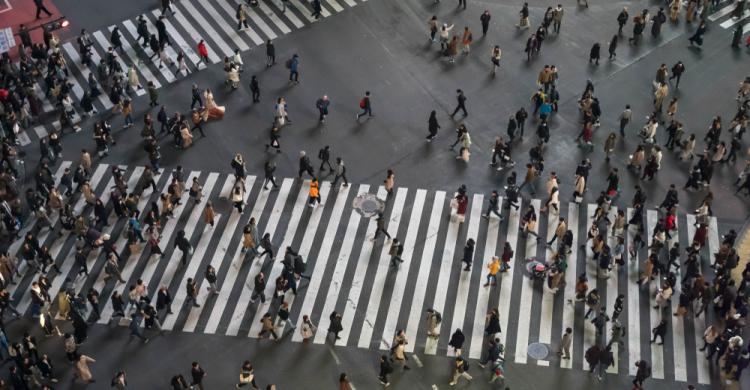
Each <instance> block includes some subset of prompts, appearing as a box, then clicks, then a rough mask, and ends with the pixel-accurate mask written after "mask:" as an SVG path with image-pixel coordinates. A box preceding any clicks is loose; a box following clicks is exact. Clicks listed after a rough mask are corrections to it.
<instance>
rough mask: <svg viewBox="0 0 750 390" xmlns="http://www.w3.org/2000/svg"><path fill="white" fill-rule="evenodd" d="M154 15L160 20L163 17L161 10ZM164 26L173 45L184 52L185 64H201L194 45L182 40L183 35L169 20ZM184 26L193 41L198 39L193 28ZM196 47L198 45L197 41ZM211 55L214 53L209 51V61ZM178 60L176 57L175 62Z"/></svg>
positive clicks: (154, 12)
mask: <svg viewBox="0 0 750 390" xmlns="http://www.w3.org/2000/svg"><path fill="white" fill-rule="evenodd" d="M152 13H153V14H154V17H155V18H156V19H159V16H160V15H161V13H160V12H159V10H156V9H155V10H153V11H152ZM175 17H177V15H175ZM180 17H181V16H180ZM182 20H185V19H184V18H182ZM178 21H180V19H179V18H178ZM181 23H182V22H181ZM164 25H165V26H166V27H167V34H169V39H170V41H171V42H172V44H173V45H177V47H179V49H180V50H182V52H183V53H185V63H186V64H192V65H196V66H197V64H198V63H199V62H200V59H199V58H198V55H197V54H196V53H195V50H194V49H193V45H189V44H187V43H186V42H185V40H184V39H183V38H182V35H180V34H179V33H178V32H177V30H175V28H174V27H172V24H171V23H170V22H169V20H167V18H164ZM182 26H184V28H185V31H187V32H188V34H191V35H192V36H191V38H192V39H194V40H195V39H198V37H199V34H198V33H197V32H196V31H195V30H194V29H193V27H192V26H190V25H185V24H182ZM196 45H197V41H196ZM169 50H171V48H170V49H167V52H169ZM211 53H212V51H211V50H210V49H209V51H208V55H209V59H210V58H211ZM214 56H215V54H214ZM176 60H177V58H176V57H175V61H176ZM211 61H213V62H216V61H214V60H213V59H211Z"/></svg>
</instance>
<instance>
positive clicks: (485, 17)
mask: <svg viewBox="0 0 750 390" xmlns="http://www.w3.org/2000/svg"><path fill="white" fill-rule="evenodd" d="M491 18H492V15H490V11H489V10H487V9H486V10H484V12H482V15H480V16H479V21H480V22H481V23H482V36H484V35H487V31H488V30H489V28H490V19H491Z"/></svg>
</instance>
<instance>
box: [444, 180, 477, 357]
mask: <svg viewBox="0 0 750 390" xmlns="http://www.w3.org/2000/svg"><path fill="white" fill-rule="evenodd" d="M483 202H484V196H483V195H482V194H474V196H473V197H472V200H471V213H470V214H469V222H468V225H469V226H468V228H467V230H466V241H468V240H469V239H473V240H474V242H475V243H476V241H477V238H478V237H479V224H480V223H481V222H482V203H483ZM473 256H474V257H473V258H472V265H476V263H479V267H481V266H482V265H483V264H484V261H483V260H482V257H480V256H477V248H476V247H475V248H474V253H473ZM461 257H463V251H462V252H461ZM460 264H461V272H460V273H459V274H458V286H457V287H456V298H455V300H454V303H455V307H454V309H453V320H452V321H451V329H464V320H465V319H466V305H467V304H468V301H469V285H470V284H471V274H472V271H464V264H463V263H460ZM481 271H482V270H481V269H480V272H481ZM482 313H484V310H482V311H481V312H479V313H475V314H474V318H475V321H478V322H483V319H482ZM481 334H483V333H479V334H472V335H471V337H472V339H476V338H479V339H481V338H482V336H480V335H481ZM481 350H482V348H481V346H480V347H479V351H481ZM470 351H471V350H470ZM448 355H449V356H455V354H454V353H453V350H452V349H451V348H448Z"/></svg>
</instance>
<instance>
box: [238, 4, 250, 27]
mask: <svg viewBox="0 0 750 390" xmlns="http://www.w3.org/2000/svg"><path fill="white" fill-rule="evenodd" d="M235 17H236V18H237V30H238V31H242V26H243V25H244V26H245V28H246V29H248V28H250V26H248V25H247V10H246V9H245V4H243V3H240V4H238V5H237V12H236V13H235Z"/></svg>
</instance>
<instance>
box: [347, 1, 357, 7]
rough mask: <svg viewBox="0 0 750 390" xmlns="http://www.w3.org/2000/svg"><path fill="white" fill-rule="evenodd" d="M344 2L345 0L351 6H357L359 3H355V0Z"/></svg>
mask: <svg viewBox="0 0 750 390" xmlns="http://www.w3.org/2000/svg"><path fill="white" fill-rule="evenodd" d="M344 2H345V3H346V4H347V5H348V6H350V7H354V6H356V5H357V3H355V2H354V0H344Z"/></svg>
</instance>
